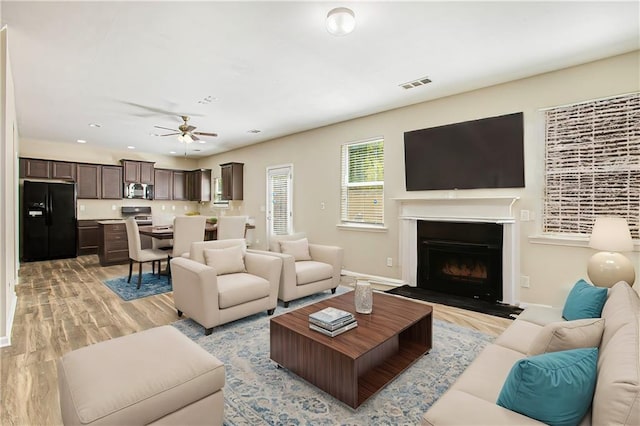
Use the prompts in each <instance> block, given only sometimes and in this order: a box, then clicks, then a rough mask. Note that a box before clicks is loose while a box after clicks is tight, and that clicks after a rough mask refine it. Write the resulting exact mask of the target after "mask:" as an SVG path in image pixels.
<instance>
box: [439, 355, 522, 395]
mask: <svg viewBox="0 0 640 426" xmlns="http://www.w3.org/2000/svg"><path fill="white" fill-rule="evenodd" d="M523 357H524V354H523V353H521V352H518V351H514V350H512V349H508V348H505V347H502V346H500V345H495V344H490V345H488V346H487V347H486V348H484V349H483V350H482V352H480V354H479V355H478V356H477V357H476V359H475V360H474V361H473V362H472V363H471V365H469V367H467V369H466V370H465V371H464V372H463V373H462V374H461V375H460V377H459V378H458V380H456V382H455V383H454V384H453V385H452V386H451V389H457V390H460V391H464V392H467V393H470V394H471V395H475V396H477V397H478V398H482V399H484V400H485V401H490V402H491V403H495V402H496V399H498V395H499V394H500V390H501V389H502V384H503V383H504V381H505V379H506V378H507V376H508V375H509V371H510V370H511V367H512V366H513V364H515V363H516V362H517V361H519V360H521V359H522V358H523Z"/></svg>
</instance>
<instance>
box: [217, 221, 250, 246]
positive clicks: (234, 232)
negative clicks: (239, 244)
mask: <svg viewBox="0 0 640 426" xmlns="http://www.w3.org/2000/svg"><path fill="white" fill-rule="evenodd" d="M246 232H247V216H220V217H219V218H218V232H217V234H218V237H217V239H218V240H230V239H236V238H244V237H245V235H246Z"/></svg>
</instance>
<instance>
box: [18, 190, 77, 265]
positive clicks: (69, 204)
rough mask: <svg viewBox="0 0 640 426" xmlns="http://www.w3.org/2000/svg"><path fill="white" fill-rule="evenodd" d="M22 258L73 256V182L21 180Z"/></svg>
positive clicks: (74, 210)
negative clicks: (22, 181) (22, 182)
mask: <svg viewBox="0 0 640 426" xmlns="http://www.w3.org/2000/svg"><path fill="white" fill-rule="evenodd" d="M22 201H23V204H22V207H23V208H22V211H23V213H22V221H23V222H22V260H24V261H26V262H31V261H35V260H48V259H65V258H69V257H76V232H77V231H76V229H77V228H76V185H75V184H74V183H53V182H33V181H24V188H23V193H22Z"/></svg>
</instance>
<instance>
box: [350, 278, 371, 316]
mask: <svg viewBox="0 0 640 426" xmlns="http://www.w3.org/2000/svg"><path fill="white" fill-rule="evenodd" d="M354 299H355V304H356V312H357V313H359V314H370V313H371V311H372V310H373V292H372V290H371V284H370V283H369V281H363V280H358V281H356V292H355V296H354Z"/></svg>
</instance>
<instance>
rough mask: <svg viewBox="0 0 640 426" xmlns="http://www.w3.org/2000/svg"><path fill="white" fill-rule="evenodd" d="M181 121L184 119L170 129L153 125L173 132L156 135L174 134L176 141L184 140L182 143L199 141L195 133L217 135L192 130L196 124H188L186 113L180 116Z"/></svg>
mask: <svg viewBox="0 0 640 426" xmlns="http://www.w3.org/2000/svg"><path fill="white" fill-rule="evenodd" d="M181 118H182V121H184V123H183V124H181V125H180V126H178V128H177V129H170V128H168V127H162V126H154V127H156V128H158V129H164V130H170V131H171V132H173V133H167V134H166V135H158V136H175V135H178V141H180V142H184V143H191V142H195V141H200V138H199V137H198V136H196V135H199V136H211V137H216V136H218V134H217V133H209V132H194V130H195V129H196V126H192V125H190V124H188V122H189V117H188V116H186V115H182V116H181ZM200 143H205V142H204V141H200Z"/></svg>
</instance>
